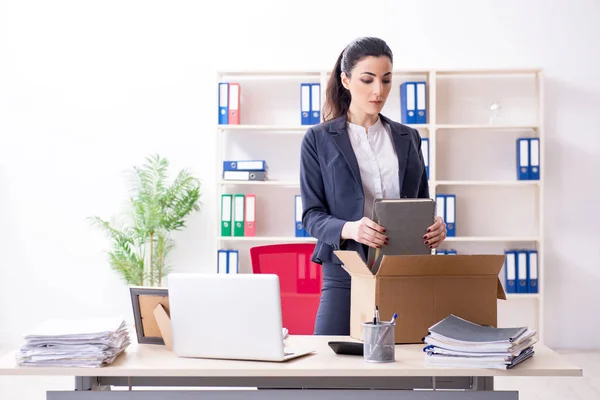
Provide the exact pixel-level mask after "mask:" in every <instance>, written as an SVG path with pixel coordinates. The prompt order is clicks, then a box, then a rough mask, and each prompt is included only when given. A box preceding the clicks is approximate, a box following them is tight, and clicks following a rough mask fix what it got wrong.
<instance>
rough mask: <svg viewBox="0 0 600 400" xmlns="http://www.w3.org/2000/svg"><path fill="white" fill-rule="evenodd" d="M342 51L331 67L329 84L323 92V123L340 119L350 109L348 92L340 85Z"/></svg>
mask: <svg viewBox="0 0 600 400" xmlns="http://www.w3.org/2000/svg"><path fill="white" fill-rule="evenodd" d="M344 51H345V50H344ZM344 51H342V52H341V53H340V56H339V57H338V59H337V61H336V63H335V66H334V67H333V72H332V73H331V77H330V78H329V82H328V83H327V89H326V92H325V99H326V100H325V106H324V108H323V121H329V120H331V119H335V118H338V117H341V116H342V115H346V113H347V112H348V109H349V108H350V91H348V90H347V89H346V88H345V87H344V85H342V61H343V58H344ZM344 72H346V71H344Z"/></svg>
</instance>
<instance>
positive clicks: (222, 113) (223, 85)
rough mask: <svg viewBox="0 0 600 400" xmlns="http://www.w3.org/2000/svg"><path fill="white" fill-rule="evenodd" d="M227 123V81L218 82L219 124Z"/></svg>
mask: <svg viewBox="0 0 600 400" xmlns="http://www.w3.org/2000/svg"><path fill="white" fill-rule="evenodd" d="M228 123H229V83H227V82H220V83H219V125H227V124H228Z"/></svg>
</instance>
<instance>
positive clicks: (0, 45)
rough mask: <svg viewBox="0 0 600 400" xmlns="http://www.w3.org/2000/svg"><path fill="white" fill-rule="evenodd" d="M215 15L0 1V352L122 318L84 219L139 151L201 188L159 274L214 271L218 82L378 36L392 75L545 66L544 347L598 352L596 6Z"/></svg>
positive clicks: (326, 62)
mask: <svg viewBox="0 0 600 400" xmlns="http://www.w3.org/2000/svg"><path fill="white" fill-rule="evenodd" d="M218 3H219V6H218V7H217V6H212V8H210V7H208V6H206V5H205V4H207V3H202V2H198V1H178V2H158V1H125V2H123V1H103V2H82V1H75V0H74V1H58V0H57V1H53V2H45V1H27V0H18V1H17V0H5V1H3V2H0V27H1V30H0V138H1V141H0V226H1V229H0V255H1V257H2V258H1V259H0V282H1V285H2V288H3V290H2V291H0V343H2V344H10V345H16V344H18V343H19V340H20V334H22V333H23V332H25V331H26V330H27V329H28V328H29V327H30V326H31V325H32V324H35V323H37V322H38V321H39V320H40V319H42V318H44V317H49V316H69V315H73V314H75V315H90V314H94V315H111V314H113V313H119V314H122V315H124V316H125V317H127V318H130V309H131V306H130V302H129V297H128V291H127V289H126V287H125V285H124V284H123V283H121V281H120V280H119V278H118V277H117V276H116V275H115V274H114V273H112V272H111V271H110V269H109V267H108V265H107V262H106V258H105V255H104V254H103V250H104V249H106V245H107V241H106V240H105V239H104V237H103V236H102V235H101V234H100V233H99V232H97V231H94V230H92V229H91V228H90V227H89V226H88V225H87V224H86V221H85V218H86V217H87V216H90V215H101V216H106V217H107V216H110V215H114V214H116V213H117V212H118V211H119V210H120V206H121V205H122V202H123V200H124V199H125V198H126V186H125V181H124V177H123V174H122V172H123V171H125V170H127V169H129V168H130V167H131V166H132V165H133V164H137V163H140V162H141V160H142V159H143V157H144V156H145V155H147V154H149V153H151V152H160V154H162V155H164V156H167V157H168V158H169V159H170V160H171V161H172V165H173V168H174V169H179V168H181V167H189V168H190V169H191V170H192V171H193V172H194V173H195V174H196V175H197V176H198V177H199V178H200V179H202V181H203V183H204V185H203V198H202V199H203V205H202V211H201V213H199V214H197V215H194V217H193V218H192V219H191V220H190V222H189V228H188V229H187V230H186V231H185V232H182V233H180V234H179V235H178V242H177V246H178V248H177V250H176V251H175V253H174V254H173V256H174V258H173V261H174V263H175V264H176V266H177V270H180V271H183V270H197V271H200V270H209V269H210V270H212V269H213V268H214V266H213V262H214V259H215V254H214V251H213V249H214V244H213V243H212V242H210V240H211V235H212V233H213V232H214V229H213V224H214V223H216V219H215V214H216V204H215V202H214V198H215V196H214V185H213V183H212V180H213V178H214V176H215V172H216V171H215V169H214V166H215V162H214V161H215V160H214V152H213V148H214V147H213V146H214V137H213V135H214V131H215V130H214V123H215V110H216V103H215V99H216V85H215V73H216V71H217V70H218V69H229V70H242V69H321V68H330V67H332V66H333V63H334V61H335V59H336V57H337V55H338V54H339V52H340V51H341V50H342V48H343V47H344V46H345V45H346V44H347V43H348V42H349V41H350V40H352V39H354V38H355V37H357V36H362V35H377V36H380V37H382V38H384V39H386V40H387V41H388V43H389V44H390V46H391V48H392V50H393V51H394V54H395V66H396V67H398V68H419V67H427V68H429V67H439V68H478V67H493V68H495V67H501V68H502V67H521V66H525V67H530V66H541V67H543V68H545V71H546V76H547V81H546V94H547V98H546V110H547V121H546V123H547V131H546V137H547V142H546V146H547V160H546V161H547V164H546V165H547V168H546V171H545V172H546V177H547V185H546V189H547V190H546V193H545V195H546V199H547V200H546V215H545V218H546V221H547V222H546V226H547V231H546V238H547V245H546V249H547V253H546V262H547V263H546V271H547V275H546V280H545V284H546V288H545V290H546V291H547V292H546V293H547V295H546V303H545V312H546V321H547V325H546V340H547V342H548V344H549V345H552V346H556V347H595V348H600V337H599V336H598V335H596V334H595V332H596V330H598V329H600V318H598V311H597V309H598V306H597V305H598V303H599V302H600V294H599V293H600V291H598V290H597V288H598V286H599V285H600V272H599V270H598V268H597V267H598V264H599V262H600V250H599V249H600V246H598V244H599V239H600V235H599V233H598V228H597V225H598V222H599V221H598V213H597V212H596V211H595V210H596V207H594V206H596V205H597V204H599V203H600V188H599V185H598V184H597V182H596V181H597V179H598V170H599V169H600V161H599V160H600V157H599V156H600V145H599V139H598V129H599V122H600V113H599V112H598V110H600V59H599V56H598V47H597V39H596V38H598V37H600V26H598V24H597V23H596V17H597V16H598V15H600V3H598V2H594V1H592V0H589V1H583V0H579V1H569V2H567V1H563V2H560V3H561V4H559V5H553V6H549V5H548V2H546V1H541V0H536V1H527V2H524V1H518V0H511V1H501V2H498V1H496V2H491V1H476V0H474V1H462V2H460V1H459V2H447V1H419V2H398V1H388V2H384V1H376V0H373V1H369V2H364V1H351V0H347V1H343V2H324V1H313V0H310V1H301V2H298V4H296V5H295V6H293V7H292V5H291V4H288V3H285V2H281V1H252V2H246V1H226V0H221V1H219V2H218ZM214 4H217V2H214ZM550 162H551V163H550ZM594 177H595V179H594Z"/></svg>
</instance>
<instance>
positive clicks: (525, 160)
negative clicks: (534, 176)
mask: <svg viewBox="0 0 600 400" xmlns="http://www.w3.org/2000/svg"><path fill="white" fill-rule="evenodd" d="M517 179H518V180H528V179H529V139H527V138H519V139H517Z"/></svg>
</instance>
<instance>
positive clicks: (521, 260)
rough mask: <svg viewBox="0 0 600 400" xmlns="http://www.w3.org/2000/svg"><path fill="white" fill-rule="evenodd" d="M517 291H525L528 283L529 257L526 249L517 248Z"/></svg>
mask: <svg viewBox="0 0 600 400" xmlns="http://www.w3.org/2000/svg"><path fill="white" fill-rule="evenodd" d="M516 254H517V293H527V290H528V288H529V283H528V282H527V281H528V279H527V275H529V266H528V264H529V262H528V261H529V260H528V259H529V257H528V256H527V251H526V250H517V251H516Z"/></svg>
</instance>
